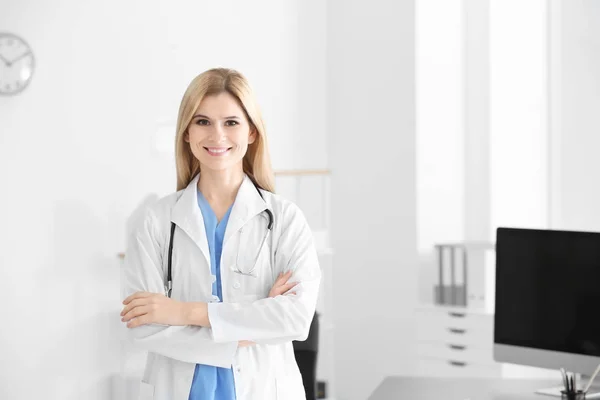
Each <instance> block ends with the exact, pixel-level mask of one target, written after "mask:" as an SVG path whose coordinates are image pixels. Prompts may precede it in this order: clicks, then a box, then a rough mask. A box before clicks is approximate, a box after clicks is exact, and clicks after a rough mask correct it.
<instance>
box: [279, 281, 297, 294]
mask: <svg viewBox="0 0 600 400" xmlns="http://www.w3.org/2000/svg"><path fill="white" fill-rule="evenodd" d="M299 283H300V282H290V283H286V284H285V285H283V286H282V287H281V289H282V293H285V292H288V291H290V290H291V289H293V288H294V287H295V286H296V285H297V284H299Z"/></svg>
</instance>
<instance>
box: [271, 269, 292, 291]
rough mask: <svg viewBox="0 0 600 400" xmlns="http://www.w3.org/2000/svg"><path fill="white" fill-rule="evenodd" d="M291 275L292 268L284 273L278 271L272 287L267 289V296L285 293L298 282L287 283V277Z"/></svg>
mask: <svg viewBox="0 0 600 400" xmlns="http://www.w3.org/2000/svg"><path fill="white" fill-rule="evenodd" d="M291 276H292V270H289V271H288V272H286V273H280V274H279V276H278V277H277V279H276V280H275V283H274V284H273V287H272V288H271V290H270V291H269V297H275V296H279V295H282V294H284V293H286V292H287V291H289V290H291V289H292V288H293V287H294V286H296V285H297V284H298V283H299V282H292V283H287V281H288V279H290V277H291ZM290 294H296V293H295V292H291V293H290Z"/></svg>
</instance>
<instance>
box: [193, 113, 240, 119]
mask: <svg viewBox="0 0 600 400" xmlns="http://www.w3.org/2000/svg"><path fill="white" fill-rule="evenodd" d="M194 118H206V119H210V118H209V117H207V116H206V115H202V114H196V115H194V116H193V117H192V119H194ZM223 119H240V117H237V116H235V115H232V116H230V117H225V118H223Z"/></svg>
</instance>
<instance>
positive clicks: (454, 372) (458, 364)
mask: <svg viewBox="0 0 600 400" xmlns="http://www.w3.org/2000/svg"><path fill="white" fill-rule="evenodd" d="M416 321H417V354H418V366H417V372H418V374H419V375H426V376H440V377H490V378H495V377H501V376H502V364H500V363H497V362H495V361H494V357H493V345H494V316H493V314H486V313H483V312H476V311H470V310H466V309H462V308H455V307H441V306H421V307H419V308H417V310H416Z"/></svg>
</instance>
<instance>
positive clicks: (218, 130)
mask: <svg viewBox="0 0 600 400" xmlns="http://www.w3.org/2000/svg"><path fill="white" fill-rule="evenodd" d="M209 139H210V141H211V142H215V143H220V142H224V141H225V140H226V135H225V129H223V127H222V126H221V125H218V124H215V125H213V127H212V129H211V130H210V134H209Z"/></svg>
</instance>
